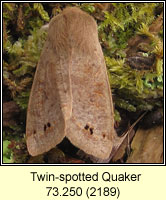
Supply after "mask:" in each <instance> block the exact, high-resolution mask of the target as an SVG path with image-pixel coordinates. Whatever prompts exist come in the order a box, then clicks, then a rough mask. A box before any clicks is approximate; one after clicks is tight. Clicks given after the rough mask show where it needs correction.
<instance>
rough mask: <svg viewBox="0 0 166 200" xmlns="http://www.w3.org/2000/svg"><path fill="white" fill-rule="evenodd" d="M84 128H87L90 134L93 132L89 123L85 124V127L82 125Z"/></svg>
mask: <svg viewBox="0 0 166 200" xmlns="http://www.w3.org/2000/svg"><path fill="white" fill-rule="evenodd" d="M84 129H85V130H89V132H90V134H91V135H92V134H93V128H90V127H89V125H87V124H86V125H85V127H84Z"/></svg>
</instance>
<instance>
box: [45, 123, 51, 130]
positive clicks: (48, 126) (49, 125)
mask: <svg viewBox="0 0 166 200" xmlns="http://www.w3.org/2000/svg"><path fill="white" fill-rule="evenodd" d="M50 127H51V124H50V122H48V123H47V124H45V125H44V132H46V130H47V129H48V128H50Z"/></svg>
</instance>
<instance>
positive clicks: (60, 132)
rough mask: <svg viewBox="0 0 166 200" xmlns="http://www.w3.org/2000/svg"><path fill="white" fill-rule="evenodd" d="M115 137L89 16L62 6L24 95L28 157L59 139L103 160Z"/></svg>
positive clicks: (109, 97) (104, 73) (108, 92)
mask: <svg viewBox="0 0 166 200" xmlns="http://www.w3.org/2000/svg"><path fill="white" fill-rule="evenodd" d="M114 136H115V130H114V113H113V102H112V94H111V90H110V86H109V82H108V76H107V71H106V65H105V61H104V56H103V52H102V49H101V45H100V43H99V39H98V31H97V24H96V22H95V20H94V19H93V17H91V16H90V15H88V14H87V13H85V12H83V11H81V10H80V9H79V8H75V7H73V8H66V9H64V10H63V11H62V12H61V13H60V14H58V15H57V16H55V17H53V18H52V20H51V21H50V24H49V30H48V38H47V40H46V43H45V45H44V48H43V51H42V53H41V57H40V60H39V62H38V66H37V69H36V73H35V77H34V81H33V85H32V89H31V94H30V98H29V104H28V111H27V123H26V142H27V148H28V151H29V153H30V154H31V155H32V156H36V155H38V154H42V153H44V152H47V151H49V150H50V149H52V148H54V147H55V146H56V145H57V144H59V143H60V142H61V141H62V140H63V139H64V137H67V138H68V139H69V140H70V142H71V143H72V144H73V145H75V146H76V147H78V148H79V149H81V150H83V151H84V152H85V153H87V154H90V155H93V156H95V157H97V158H101V159H105V158H108V157H109V155H110V153H111V151H112V147H113V141H114Z"/></svg>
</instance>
